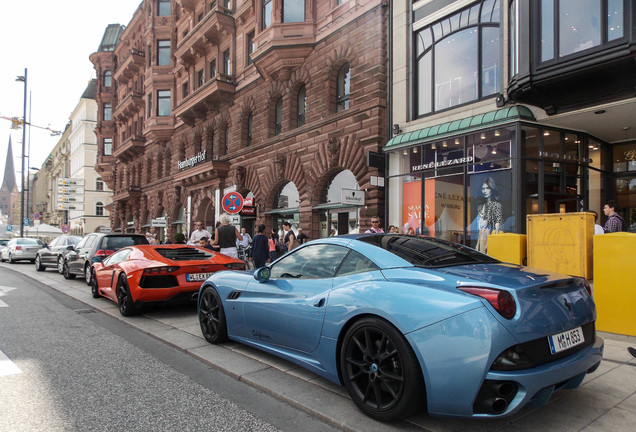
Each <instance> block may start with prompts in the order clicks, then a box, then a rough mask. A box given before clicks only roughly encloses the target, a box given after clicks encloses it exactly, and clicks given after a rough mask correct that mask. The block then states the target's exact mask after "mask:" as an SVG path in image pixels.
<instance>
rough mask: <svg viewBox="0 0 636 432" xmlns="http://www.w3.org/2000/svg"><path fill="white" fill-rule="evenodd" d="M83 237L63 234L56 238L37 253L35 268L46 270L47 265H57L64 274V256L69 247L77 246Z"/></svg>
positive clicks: (58, 269)
mask: <svg viewBox="0 0 636 432" xmlns="http://www.w3.org/2000/svg"><path fill="white" fill-rule="evenodd" d="M81 239H82V237H80V236H74V235H61V236H59V237H56V238H54V239H53V240H52V241H51V243H49V244H45V246H44V247H43V248H42V249H40V250H39V251H38V253H37V254H36V255H35V269H36V270H37V271H44V270H46V268H47V267H57V271H58V272H59V273H60V274H62V269H63V267H64V256H65V255H66V254H67V253H68V247H69V246H75V245H76V244H77V243H78V242H79V241H80V240H81Z"/></svg>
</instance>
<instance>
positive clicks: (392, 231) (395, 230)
mask: <svg viewBox="0 0 636 432" xmlns="http://www.w3.org/2000/svg"><path fill="white" fill-rule="evenodd" d="M399 233H400V230H399V229H398V227H396V226H395V225H389V234H399Z"/></svg>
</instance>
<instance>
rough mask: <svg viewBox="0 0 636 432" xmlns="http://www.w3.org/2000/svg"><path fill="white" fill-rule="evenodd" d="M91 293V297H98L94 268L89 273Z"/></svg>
mask: <svg viewBox="0 0 636 432" xmlns="http://www.w3.org/2000/svg"><path fill="white" fill-rule="evenodd" d="M91 294H92V296H93V298H99V289H98V288H97V278H96V277H95V270H93V274H92V275H91Z"/></svg>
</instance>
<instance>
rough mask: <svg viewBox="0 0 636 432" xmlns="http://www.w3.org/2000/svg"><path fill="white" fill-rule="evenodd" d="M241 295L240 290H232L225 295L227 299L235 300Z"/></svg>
mask: <svg viewBox="0 0 636 432" xmlns="http://www.w3.org/2000/svg"><path fill="white" fill-rule="evenodd" d="M240 296H241V292H240V291H232V292H231V293H230V295H229V296H227V299H228V300H236V299H237V298H239V297H240Z"/></svg>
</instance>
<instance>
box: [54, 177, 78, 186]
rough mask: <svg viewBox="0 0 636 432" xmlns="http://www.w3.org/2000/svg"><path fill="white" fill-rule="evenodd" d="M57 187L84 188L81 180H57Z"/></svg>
mask: <svg viewBox="0 0 636 432" xmlns="http://www.w3.org/2000/svg"><path fill="white" fill-rule="evenodd" d="M57 185H58V186H84V179H83V178H58V179H57Z"/></svg>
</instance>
